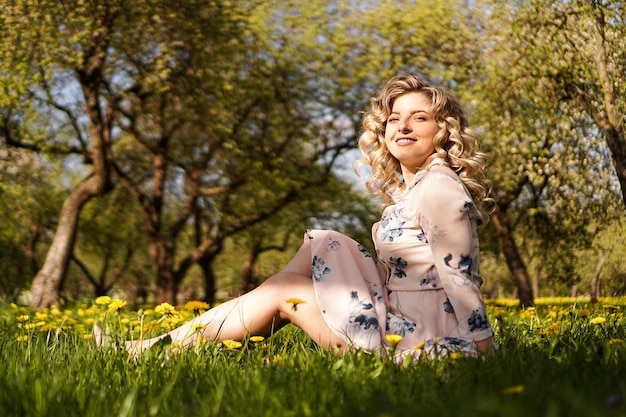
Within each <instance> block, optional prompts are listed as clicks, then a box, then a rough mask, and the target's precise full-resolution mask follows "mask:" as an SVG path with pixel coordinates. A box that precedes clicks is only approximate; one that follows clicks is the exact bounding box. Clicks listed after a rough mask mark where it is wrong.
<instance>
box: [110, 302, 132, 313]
mask: <svg viewBox="0 0 626 417" xmlns="http://www.w3.org/2000/svg"><path fill="white" fill-rule="evenodd" d="M127 304H128V303H127V302H126V301H124V300H111V302H110V303H109V306H108V307H107V310H108V311H109V312H110V313H117V312H118V311H120V310H121V309H122V307H124V306H125V305H127Z"/></svg>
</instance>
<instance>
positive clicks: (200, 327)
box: [191, 323, 206, 333]
mask: <svg viewBox="0 0 626 417" xmlns="http://www.w3.org/2000/svg"><path fill="white" fill-rule="evenodd" d="M205 327H206V326H205V325H204V324H202V323H196V324H194V325H193V326H191V331H192V332H194V333H195V332H198V333H201V332H202V331H203V330H204V328H205Z"/></svg>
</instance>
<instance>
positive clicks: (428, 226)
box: [419, 175, 493, 341]
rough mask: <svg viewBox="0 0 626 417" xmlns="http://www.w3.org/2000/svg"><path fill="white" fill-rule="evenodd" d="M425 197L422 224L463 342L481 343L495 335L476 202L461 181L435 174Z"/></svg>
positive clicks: (420, 219)
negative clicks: (486, 298) (482, 287)
mask: <svg viewBox="0 0 626 417" xmlns="http://www.w3.org/2000/svg"><path fill="white" fill-rule="evenodd" d="M429 179H430V180H431V181H428V182H427V183H426V184H424V185H425V186H426V188H425V190H424V194H423V195H422V210H421V214H420V217H419V222H420V225H421V227H422V229H423V230H424V232H425V233H426V238H427V240H428V243H429V245H430V247H431V250H432V253H433V257H434V262H435V267H436V268H437V272H438V273H439V278H440V280H441V283H442V285H443V288H444V291H445V292H446V295H447V297H448V303H449V304H448V305H446V306H445V310H446V311H448V312H451V310H453V312H454V314H455V315H456V318H457V320H458V322H459V326H460V328H459V332H460V335H461V337H462V338H463V339H466V340H473V341H480V340H483V339H487V338H489V337H491V336H492V335H493V332H492V330H491V325H490V324H489V321H488V319H487V312H486V309H485V303H484V301H483V297H482V294H481V292H480V285H481V284H482V279H481V278H480V274H479V271H478V269H479V265H478V264H479V247H478V237H477V234H476V224H475V220H473V219H472V218H471V217H470V213H474V212H475V208H474V206H473V205H474V203H473V202H472V200H471V197H470V196H469V194H468V193H467V191H466V189H465V187H464V186H463V185H462V183H460V182H459V180H455V179H453V178H451V177H449V176H447V175H433V176H432V178H429Z"/></svg>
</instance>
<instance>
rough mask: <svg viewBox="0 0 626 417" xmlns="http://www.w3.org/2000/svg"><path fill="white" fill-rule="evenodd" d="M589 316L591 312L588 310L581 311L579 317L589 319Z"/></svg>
mask: <svg viewBox="0 0 626 417" xmlns="http://www.w3.org/2000/svg"><path fill="white" fill-rule="evenodd" d="M588 315H589V311H587V310H580V311H579V312H578V317H587V316H588Z"/></svg>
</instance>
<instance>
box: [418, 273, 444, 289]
mask: <svg viewBox="0 0 626 417" xmlns="http://www.w3.org/2000/svg"><path fill="white" fill-rule="evenodd" d="M435 272H436V270H435V268H431V269H429V270H428V272H427V273H426V276H425V277H424V278H422V280H421V281H420V286H421V287H430V288H437V287H438V285H437V283H438V282H439V279H438V278H437V276H436V275H435Z"/></svg>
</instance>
